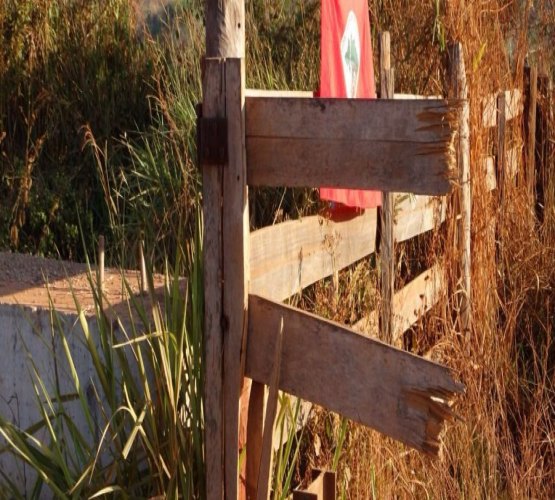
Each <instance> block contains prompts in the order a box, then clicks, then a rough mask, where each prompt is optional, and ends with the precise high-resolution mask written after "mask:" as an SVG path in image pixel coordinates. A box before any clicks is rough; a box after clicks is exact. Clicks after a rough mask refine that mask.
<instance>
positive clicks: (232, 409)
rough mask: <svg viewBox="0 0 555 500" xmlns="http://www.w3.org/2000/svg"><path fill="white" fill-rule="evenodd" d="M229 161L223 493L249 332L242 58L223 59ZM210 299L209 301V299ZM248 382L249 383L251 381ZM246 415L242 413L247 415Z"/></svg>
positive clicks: (230, 477) (230, 478)
mask: <svg viewBox="0 0 555 500" xmlns="http://www.w3.org/2000/svg"><path fill="white" fill-rule="evenodd" d="M225 88H226V118H227V121H228V126H227V132H228V157H229V161H228V164H227V165H226V166H225V167H224V168H223V188H224V189H223V216H222V233H223V278H224V279H223V315H224V317H225V318H227V322H226V324H225V327H224V412H225V413H224V446H225V461H224V465H225V492H226V497H227V498H236V497H237V492H238V479H239V478H238V459H239V449H238V447H239V446H240V445H244V443H240V441H239V421H240V404H239V401H240V397H241V392H242V390H241V389H242V383H243V372H244V363H245V360H244V355H245V353H244V349H243V346H244V342H246V339H245V337H246V334H247V325H246V320H247V313H246V309H247V305H248V276H249V252H248V249H249V203H248V199H249V198H248V192H247V185H246V178H247V176H246V156H245V143H244V141H243V138H244V94H243V89H244V88H245V69H244V59H241V58H239V59H237V58H227V59H226V63H225ZM206 300H210V298H209V297H206ZM249 383H250V382H249ZM246 417H247V415H246V414H245V415H244V418H245V419H246Z"/></svg>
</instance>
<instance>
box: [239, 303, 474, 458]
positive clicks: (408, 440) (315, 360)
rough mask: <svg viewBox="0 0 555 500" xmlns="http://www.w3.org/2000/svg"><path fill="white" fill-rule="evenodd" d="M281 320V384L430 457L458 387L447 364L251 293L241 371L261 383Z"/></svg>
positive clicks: (266, 379)
mask: <svg viewBox="0 0 555 500" xmlns="http://www.w3.org/2000/svg"><path fill="white" fill-rule="evenodd" d="M281 322H283V328H284V330H283V346H282V348H283V351H282V359H281V372H280V389H281V390H283V391H285V392H288V393H291V394H293V395H296V396H298V397H301V398H303V399H306V400H308V401H312V402H313V403H316V404H319V405H321V406H323V407H325V408H327V409H329V410H331V411H335V412H337V413H339V414H341V415H343V416H345V417H347V418H350V419H352V420H355V421H356V422H359V423H361V424H363V425H367V426H369V427H372V428H374V429H376V430H377V431H379V432H381V433H383V434H385V435H387V436H389V437H392V438H393V439H397V440H399V441H401V442H403V443H405V444H407V445H409V446H412V447H413V448H415V449H417V450H420V451H423V452H425V453H428V454H431V455H435V454H437V452H438V450H439V433H440V431H441V429H442V426H443V422H444V420H445V419H448V418H450V417H451V416H452V411H451V409H450V407H449V402H450V400H451V399H452V398H453V396H454V395H455V394H457V393H461V392H462V391H463V389H464V387H463V386H462V385H461V384H459V383H457V382H455V381H454V380H453V377H452V375H451V373H450V371H449V369H447V368H445V367H443V366H440V365H438V364H436V363H433V362H431V361H427V360H425V359H422V358H420V357H418V356H415V355H413V354H410V353H408V352H404V351H401V350H399V349H396V348H394V347H391V346H388V345H386V344H383V343H381V342H379V341H377V340H374V339H370V338H367V337H364V336H363V335H360V334H358V333H356V332H354V331H352V330H350V329H349V328H345V327H344V326H342V325H339V324H336V323H333V322H330V321H326V320H323V319H321V318H319V317H317V316H314V315H312V314H309V313H306V312H303V311H300V310H298V309H295V308H292V307H288V306H284V305H282V304H279V303H277V302H273V301H270V300H267V299H263V298H261V297H257V296H251V297H250V299H249V332H248V338H247V365H246V374H247V376H248V377H251V378H252V379H254V380H257V381H258V382H261V383H265V384H268V383H269V382H270V378H271V372H272V358H273V353H274V350H275V343H276V341H277V339H278V333H279V329H280V325H281Z"/></svg>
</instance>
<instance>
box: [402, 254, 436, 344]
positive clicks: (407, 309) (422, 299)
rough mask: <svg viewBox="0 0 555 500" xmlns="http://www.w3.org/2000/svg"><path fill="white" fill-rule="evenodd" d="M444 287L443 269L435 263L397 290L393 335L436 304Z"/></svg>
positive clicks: (403, 329)
mask: <svg viewBox="0 0 555 500" xmlns="http://www.w3.org/2000/svg"><path fill="white" fill-rule="evenodd" d="M445 287H446V280H445V271H444V269H443V267H442V266H441V264H436V265H434V266H433V267H432V268H430V269H428V270H427V271H425V272H423V273H422V274H420V275H419V276H418V277H417V278H415V279H414V280H412V281H411V282H410V283H409V284H408V285H405V286H404V287H403V288H402V289H401V290H399V291H398V292H397V293H396V294H395V315H394V317H393V323H394V326H393V332H394V336H395V337H399V336H400V335H401V334H402V333H404V332H406V331H407V330H408V329H409V328H410V327H411V326H413V325H414V324H416V323H417V322H418V321H419V320H420V318H421V317H422V316H423V315H424V314H426V313H427V312H428V311H429V310H430V309H431V308H432V307H433V306H434V305H435V304H437V303H438V301H439V299H440V297H441V296H442V295H443V294H445Z"/></svg>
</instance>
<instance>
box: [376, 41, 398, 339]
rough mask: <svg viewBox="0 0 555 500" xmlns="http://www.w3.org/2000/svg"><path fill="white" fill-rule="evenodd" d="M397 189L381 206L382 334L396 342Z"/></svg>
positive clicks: (384, 55)
mask: <svg viewBox="0 0 555 500" xmlns="http://www.w3.org/2000/svg"><path fill="white" fill-rule="evenodd" d="M390 49H391V37H390V35H389V32H387V31H385V32H384V33H380V96H381V97H382V98H383V99H392V98H393V93H394V91H395V75H394V71H393V68H392V67H391V50H390ZM394 203H395V193H391V192H387V191H386V192H384V193H383V194H382V206H381V209H380V248H379V256H380V299H381V308H380V338H381V340H383V341H384V342H387V343H388V344H391V343H393V334H392V329H393V307H394V306H393V295H394V293H395V236H394V228H393V225H394V215H393V208H394V207H393V205H394Z"/></svg>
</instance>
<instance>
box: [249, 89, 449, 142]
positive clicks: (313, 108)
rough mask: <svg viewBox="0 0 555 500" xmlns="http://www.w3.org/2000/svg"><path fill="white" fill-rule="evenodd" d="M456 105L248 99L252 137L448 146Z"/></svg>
mask: <svg viewBox="0 0 555 500" xmlns="http://www.w3.org/2000/svg"><path fill="white" fill-rule="evenodd" d="M458 109H459V103H458V102H457V101H449V100H447V99H433V100H415V99H407V100H395V99H342V98H313V99H308V98H281V99H276V98H271V97H250V98H247V100H246V134H247V144H248V141H249V139H250V138H271V139H277V138H283V139H307V140H315V139H332V140H343V141H353V142H355V143H356V142H359V141H365V142H368V141H369V142H380V141H386V142H394V143H403V142H410V143H425V144H428V145H431V144H436V145H438V146H440V145H441V146H444V145H445V143H450V140H451V138H452V134H453V132H454V129H453V128H452V126H451V124H452V123H454V122H456V120H457V118H458V114H459V113H458Z"/></svg>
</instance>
